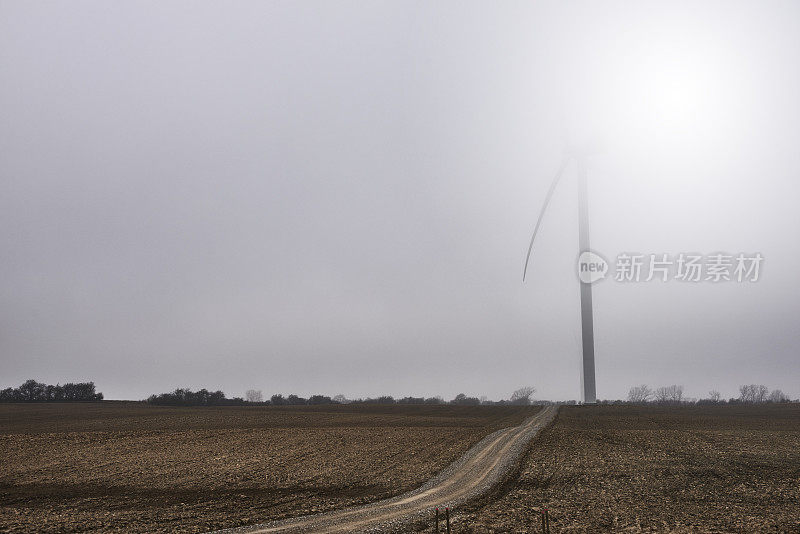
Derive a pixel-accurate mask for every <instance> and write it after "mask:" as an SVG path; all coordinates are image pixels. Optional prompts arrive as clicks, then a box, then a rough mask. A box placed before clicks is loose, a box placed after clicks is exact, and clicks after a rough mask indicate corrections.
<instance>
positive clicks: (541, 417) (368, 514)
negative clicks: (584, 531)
mask: <svg viewBox="0 0 800 534" xmlns="http://www.w3.org/2000/svg"><path fill="white" fill-rule="evenodd" d="M557 410H558V409H557V407H554V406H548V407H546V408H544V409H543V410H542V411H541V412H539V413H538V414H536V415H535V416H533V417H531V418H530V419H528V420H526V421H525V422H524V423H523V424H522V425H520V426H517V427H512V428H506V429H503V430H498V431H497V432H495V433H493V434H491V435H489V436H487V437H486V438H484V439H483V440H481V441H480V442H479V443H477V444H476V445H475V446H474V447H472V448H471V449H470V450H469V451H467V453H466V454H465V455H464V456H463V457H462V458H460V459H459V460H457V461H456V462H455V463H453V464H452V465H450V466H449V467H448V468H447V469H445V470H444V471H442V472H441V473H440V474H439V475H437V476H436V477H434V478H433V479H431V480H430V481H428V482H427V483H426V484H425V485H423V486H422V487H420V488H418V489H416V490H413V491H410V492H408V493H405V494H403V495H400V496H398V497H394V498H391V499H386V500H383V501H378V502H375V503H372V504H367V505H363V506H358V507H353V508H346V509H343V510H338V511H335V512H329V513H324V514H318V515H310V516H303V517H298V518H293V519H287V520H283V521H278V522H273V523H264V524H261V525H254V526H251V527H244V528H237V529H230V530H225V531H219V532H220V533H222V532H224V533H226V534H234V533H236V534H240V533H248V534H260V533H270V532H282V533H290V532H359V531H366V530H370V531H376V530H378V531H391V530H396V529H398V528H400V527H401V526H403V525H407V524H411V523H415V522H417V521H419V520H420V519H422V518H424V517H428V516H430V515H431V514H432V511H433V509H434V508H436V507H439V508H444V507H448V506H449V507H451V508H452V507H453V506H456V505H458V504H461V503H463V502H465V501H467V500H469V499H472V498H474V497H477V496H479V495H481V494H484V493H486V492H487V491H488V490H490V489H491V488H492V487H494V486H495V485H496V484H498V483H499V482H500V481H502V479H503V477H504V476H505V475H506V474H507V473H508V471H509V469H511V468H512V467H514V466H515V465H517V463H518V461H519V459H520V458H521V456H522V454H523V453H524V451H525V449H526V446H527V444H528V443H529V442H530V440H531V439H532V438H533V437H534V436H535V435H536V434H537V433H538V431H539V430H540V429H541V428H542V427H544V426H545V425H546V424H547V423H549V422H550V421H552V419H553V417H555V415H556V412H557Z"/></svg>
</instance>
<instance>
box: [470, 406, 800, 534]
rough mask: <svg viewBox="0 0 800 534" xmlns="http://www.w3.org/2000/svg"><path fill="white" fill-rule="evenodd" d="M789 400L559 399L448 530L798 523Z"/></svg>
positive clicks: (752, 527)
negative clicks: (544, 425)
mask: <svg viewBox="0 0 800 534" xmlns="http://www.w3.org/2000/svg"><path fill="white" fill-rule="evenodd" d="M798 503H800V405H797V404H792V405H763V406H711V407H658V406H648V407H634V406H599V407H562V409H561V411H560V413H559V415H558V417H557V420H556V422H555V424H554V425H552V426H550V427H549V428H548V429H546V430H545V431H543V432H542V433H541V435H540V436H539V437H538V438H536V439H535V440H534V442H533V443H532V445H531V448H530V449H529V452H528V456H527V459H526V461H525V463H524V467H523V469H522V471H521V475H520V477H519V479H518V480H516V481H515V482H514V483H512V484H509V485H508V486H507V487H506V488H505V491H504V494H503V495H501V496H500V497H499V499H496V500H494V501H492V502H490V503H488V504H485V505H483V506H474V507H473V508H472V509H471V510H469V513H466V514H463V515H462V517H461V518H460V520H459V522H458V527H457V528H456V530H455V532H482V533H484V532H541V531H542V530H541V516H540V514H539V511H540V510H541V509H542V508H548V509H549V514H550V518H551V523H550V531H551V532H553V533H556V532H795V533H797V532H800V504H798Z"/></svg>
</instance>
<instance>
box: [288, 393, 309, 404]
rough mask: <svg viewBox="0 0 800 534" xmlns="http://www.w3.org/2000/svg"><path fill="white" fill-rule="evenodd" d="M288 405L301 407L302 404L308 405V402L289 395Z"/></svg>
mask: <svg viewBox="0 0 800 534" xmlns="http://www.w3.org/2000/svg"><path fill="white" fill-rule="evenodd" d="M286 404H290V405H292V406H299V405H302V404H308V401H307V400H306V399H304V398H303V397H298V396H297V395H289V397H288V398H287V399H286Z"/></svg>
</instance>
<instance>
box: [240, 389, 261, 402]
mask: <svg viewBox="0 0 800 534" xmlns="http://www.w3.org/2000/svg"><path fill="white" fill-rule="evenodd" d="M244 398H245V400H246V401H247V402H264V396H263V395H262V394H261V390H260V389H248V390H247V391H245V392H244Z"/></svg>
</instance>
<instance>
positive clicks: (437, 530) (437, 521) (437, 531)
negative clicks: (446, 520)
mask: <svg viewBox="0 0 800 534" xmlns="http://www.w3.org/2000/svg"><path fill="white" fill-rule="evenodd" d="M436 534H439V508H438V507H437V508H436Z"/></svg>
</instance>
